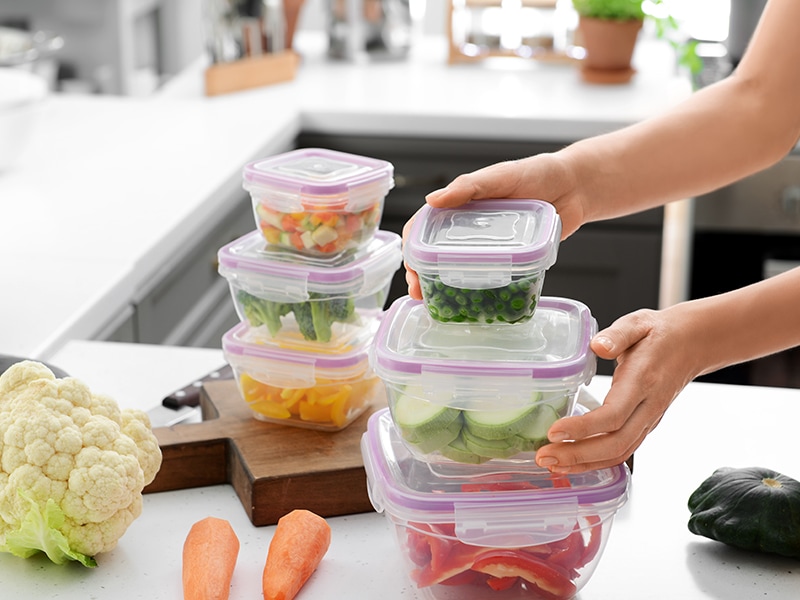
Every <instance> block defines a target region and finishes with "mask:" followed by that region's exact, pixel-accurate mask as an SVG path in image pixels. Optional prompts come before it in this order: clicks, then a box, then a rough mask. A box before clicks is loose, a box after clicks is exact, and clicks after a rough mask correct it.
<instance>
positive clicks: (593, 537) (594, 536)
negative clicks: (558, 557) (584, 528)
mask: <svg viewBox="0 0 800 600" xmlns="http://www.w3.org/2000/svg"><path fill="white" fill-rule="evenodd" d="M586 520H587V521H588V522H589V523H590V524H591V525H592V529H591V531H590V533H589V543H588V544H586V547H585V548H584V550H583V555H582V556H581V558H580V560H579V561H578V562H577V563H576V564H575V566H574V567H573V568H574V569H580V568H581V567H585V566H586V565H588V564H589V563H590V562H592V560H594V557H595V556H597V552H598V551H599V550H600V542H601V541H602V540H603V524H602V523H601V521H600V517H599V516H597V515H591V516H588V517H586Z"/></svg>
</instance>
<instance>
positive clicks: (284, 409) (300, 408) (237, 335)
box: [222, 323, 385, 431]
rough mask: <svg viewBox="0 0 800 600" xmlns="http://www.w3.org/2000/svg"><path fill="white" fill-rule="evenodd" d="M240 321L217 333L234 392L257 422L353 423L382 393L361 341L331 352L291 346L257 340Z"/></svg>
mask: <svg viewBox="0 0 800 600" xmlns="http://www.w3.org/2000/svg"><path fill="white" fill-rule="evenodd" d="M251 334H252V332H251V330H249V329H248V327H247V325H246V324H245V323H240V324H238V325H236V326H235V327H233V328H232V329H231V330H229V331H228V332H227V333H226V334H225V335H224V336H223V338H222V351H223V354H224V356H225V360H226V361H227V362H228V364H230V365H231V368H232V369H233V372H234V377H235V378H236V382H237V385H238V387H239V392H240V394H241V396H242V398H243V399H244V401H245V402H246V403H247V404H248V406H249V407H250V409H251V410H252V411H253V416H254V417H255V418H256V419H259V420H261V421H267V422H270V423H277V424H280V425H292V426H295V427H305V428H308V429H319V430H322V431H339V430H341V429H344V428H345V427H347V426H348V425H349V424H350V423H352V422H353V421H354V420H355V419H356V418H357V417H358V416H359V415H361V414H362V413H363V412H364V411H365V410H366V409H367V408H368V407H369V406H371V405H372V404H373V403H377V402H380V401H383V399H384V398H385V392H384V390H383V386H382V385H381V382H380V380H379V379H378V378H377V377H376V376H375V374H374V372H373V371H372V369H371V368H370V365H369V358H368V352H367V349H368V347H369V343H370V341H371V338H367V339H366V340H365V341H364V342H363V343H362V344H361V345H359V346H354V347H343V348H339V349H338V350H337V351H336V352H327V353H320V352H308V351H303V350H290V349H287V348H283V347H280V346H278V345H275V344H270V343H261V342H259V341H258V340H257V339H254V337H253V336H252V335H251Z"/></svg>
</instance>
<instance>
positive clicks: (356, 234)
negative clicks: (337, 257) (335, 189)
mask: <svg viewBox="0 0 800 600" xmlns="http://www.w3.org/2000/svg"><path fill="white" fill-rule="evenodd" d="M382 211H383V200H382V199H379V200H376V201H375V202H373V203H372V204H370V205H368V206H367V208H366V209H364V210H362V211H358V212H348V211H346V210H344V209H343V208H342V209H341V210H335V209H334V210H331V207H330V206H324V207H322V208H321V209H317V208H315V207H314V206H313V205H308V206H307V207H306V210H305V211H301V212H294V213H284V212H280V211H277V210H274V209H273V208H271V207H270V206H269V204H268V203H267V202H265V201H261V202H258V203H257V204H256V216H257V221H258V225H259V229H261V233H262V235H263V236H264V239H265V240H266V241H267V243H268V244H273V245H276V246H280V247H282V248H291V249H293V250H297V251H299V252H303V253H306V254H312V255H330V254H335V253H338V252H341V251H343V250H347V249H349V248H355V247H357V246H359V245H360V244H361V243H362V242H364V241H366V240H367V239H369V237H370V236H372V234H373V233H374V232H375V230H376V229H377V228H378V225H379V223H380V220H381V213H382Z"/></svg>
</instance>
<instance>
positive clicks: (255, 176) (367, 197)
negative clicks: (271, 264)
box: [243, 148, 394, 256]
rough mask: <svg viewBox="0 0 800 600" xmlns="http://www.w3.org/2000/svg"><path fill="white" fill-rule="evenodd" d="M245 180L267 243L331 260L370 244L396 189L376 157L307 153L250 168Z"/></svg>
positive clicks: (386, 168) (390, 172)
mask: <svg viewBox="0 0 800 600" xmlns="http://www.w3.org/2000/svg"><path fill="white" fill-rule="evenodd" d="M243 178H244V182H243V185H244V188H245V189H246V190H247V191H248V192H250V196H251V198H252V200H253V213H254V215H255V220H256V225H257V226H258V228H259V230H260V231H261V233H262V235H263V236H264V239H265V240H266V242H267V244H269V245H270V246H273V247H278V248H286V249H290V250H292V251H295V252H299V253H300V254H303V255H306V256H332V255H336V254H340V253H341V252H344V251H347V250H352V249H354V248H358V247H360V246H361V245H363V244H365V243H366V242H368V241H369V240H370V239H372V236H373V235H374V234H375V232H376V231H377V229H378V226H379V224H380V220H381V216H382V213H383V203H384V200H385V197H386V195H387V194H388V193H389V190H390V189H391V188H392V187H393V186H394V167H393V166H392V164H391V163H388V162H386V161H383V160H378V159H375V158H369V157H365V156H358V155H355V154H348V153H345V152H337V151H334V150H327V149H324V148H303V149H299V150H293V151H291V152H286V153H284V154H279V155H276V156H271V157H267V158H264V159H261V160H256V161H253V162H251V163H248V164H247V165H246V166H245V168H244V174H243Z"/></svg>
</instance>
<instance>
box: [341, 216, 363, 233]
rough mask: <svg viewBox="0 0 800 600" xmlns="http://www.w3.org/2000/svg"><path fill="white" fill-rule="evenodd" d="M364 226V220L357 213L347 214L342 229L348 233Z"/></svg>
mask: <svg viewBox="0 0 800 600" xmlns="http://www.w3.org/2000/svg"><path fill="white" fill-rule="evenodd" d="M363 226H364V221H363V219H362V218H361V217H359V216H358V215H353V214H350V215H347V221H346V222H345V225H344V229H345V231H347V232H348V233H355V232H357V231H359V230H360V229H361V228H362V227H363Z"/></svg>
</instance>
